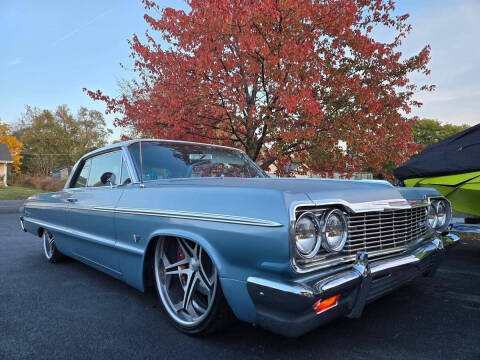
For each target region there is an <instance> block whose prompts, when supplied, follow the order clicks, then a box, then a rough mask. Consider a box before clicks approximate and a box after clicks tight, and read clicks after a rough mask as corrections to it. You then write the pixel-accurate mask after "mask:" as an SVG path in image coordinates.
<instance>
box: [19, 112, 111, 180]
mask: <svg viewBox="0 0 480 360" xmlns="http://www.w3.org/2000/svg"><path fill="white" fill-rule="evenodd" d="M111 133H112V131H111V130H110V129H107V127H106V123H105V120H104V118H103V115H102V113H100V112H99V111H96V110H88V109H86V108H84V107H81V108H80V109H79V110H78V112H77V114H76V115H73V114H72V112H71V111H70V109H69V108H68V107H67V106H66V105H61V106H58V107H57V109H56V110H55V111H51V110H41V109H38V108H32V107H27V108H26V112H25V113H24V114H23V116H22V118H21V120H20V122H19V124H18V125H17V131H16V135H17V137H19V138H20V139H21V141H22V142H23V144H24V161H23V169H24V171H25V172H28V173H33V174H42V175H49V174H50V172H51V171H52V170H53V169H55V168H58V167H61V166H71V165H73V164H74V163H75V161H77V160H78V158H79V157H80V156H82V155H83V154H85V153H86V152H88V151H91V150H93V149H95V148H98V147H101V146H103V145H105V144H106V142H107V138H108V136H109V135H110V134H111Z"/></svg>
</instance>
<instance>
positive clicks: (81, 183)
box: [73, 159, 92, 188]
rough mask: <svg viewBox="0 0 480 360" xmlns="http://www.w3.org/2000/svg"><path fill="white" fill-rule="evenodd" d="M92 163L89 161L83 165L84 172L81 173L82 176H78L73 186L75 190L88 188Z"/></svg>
mask: <svg viewBox="0 0 480 360" xmlns="http://www.w3.org/2000/svg"><path fill="white" fill-rule="evenodd" d="M91 162H92V161H91V160H90V159H89V160H87V161H86V162H85V163H84V164H83V168H82V171H80V174H78V177H77V180H76V181H75V184H73V187H74V188H81V187H85V186H87V179H88V174H89V173H90V166H91Z"/></svg>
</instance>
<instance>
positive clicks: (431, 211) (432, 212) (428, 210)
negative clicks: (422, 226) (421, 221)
mask: <svg viewBox="0 0 480 360" xmlns="http://www.w3.org/2000/svg"><path fill="white" fill-rule="evenodd" d="M425 215H426V218H425V223H426V225H427V227H428V228H429V229H431V230H435V227H436V226H437V210H436V209H435V206H434V205H433V204H428V206H427V207H426V208H425ZM431 215H433V220H432V222H431V221H430V220H429V217H430V216H431Z"/></svg>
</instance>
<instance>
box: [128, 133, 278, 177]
mask: <svg viewBox="0 0 480 360" xmlns="http://www.w3.org/2000/svg"><path fill="white" fill-rule="evenodd" d="M140 141H141V142H142V143H143V144H145V143H150V144H152V143H153V144H158V145H160V146H162V145H165V146H167V147H168V146H171V145H173V144H176V145H178V144H184V145H195V146H200V147H205V148H218V150H223V151H225V152H231V153H237V154H238V155H240V158H241V159H242V160H243V161H245V162H246V164H248V166H249V167H250V168H251V169H252V170H253V171H254V172H255V174H256V175H257V176H258V178H268V177H269V176H268V175H267V174H266V173H265V172H264V171H263V170H262V169H261V168H260V167H259V166H258V165H257V164H256V163H255V162H254V161H253V160H252V159H250V157H249V156H248V155H247V154H246V153H245V152H244V151H242V150H240V149H237V148H233V147H228V146H222V145H214V144H206V143H196V142H190V141H179V140H158V139H148V140H147V139H146V140H138V141H135V142H132V143H130V144H128V145H127V146H126V150H127V152H128V155H129V157H130V159H131V165H132V166H131V167H132V170H133V171H134V172H135V175H136V181H134V182H132V184H139V183H147V182H152V181H165V180H166V181H171V180H193V179H200V178H203V179H223V178H237V179H239V178H241V179H254V178H256V177H255V176H248V177H234V176H203V177H171V178H163V179H143V180H140V179H141V178H142V177H141V175H142V174H139V169H137V165H136V164H135V159H134V155H133V154H132V152H131V147H132V146H135V145H137V146H139V142H140ZM142 148H143V147H142ZM142 151H143V149H142ZM142 157H143V156H142Z"/></svg>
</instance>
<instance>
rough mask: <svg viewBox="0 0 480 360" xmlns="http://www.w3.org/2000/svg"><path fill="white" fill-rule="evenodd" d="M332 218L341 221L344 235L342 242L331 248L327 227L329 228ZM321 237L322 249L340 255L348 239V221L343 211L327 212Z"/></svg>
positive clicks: (322, 225) (323, 218)
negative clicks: (334, 217) (330, 218)
mask: <svg viewBox="0 0 480 360" xmlns="http://www.w3.org/2000/svg"><path fill="white" fill-rule="evenodd" d="M331 216H336V217H338V219H340V221H341V223H342V226H343V234H342V237H341V239H340V242H339V243H338V244H337V245H336V246H333V247H332V246H331V245H330V243H329V242H328V238H327V230H328V229H327V226H328V219H329V217H331ZM321 236H322V247H323V248H324V249H325V250H326V251H327V252H330V253H339V252H341V251H342V250H343V248H344V246H345V244H346V242H347V239H348V220H347V217H346V216H345V214H344V213H343V211H341V210H339V209H331V210H330V211H328V212H326V213H325V214H324V215H323V217H322V223H321Z"/></svg>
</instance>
